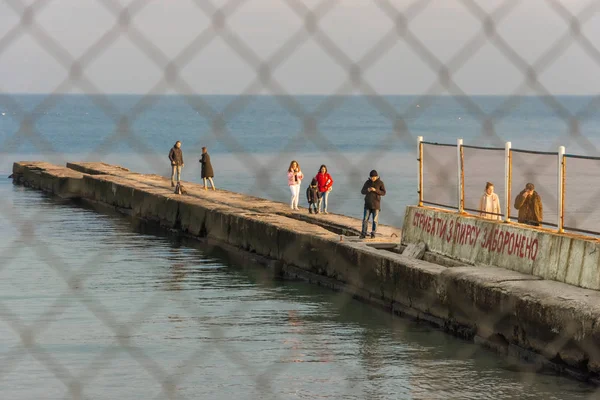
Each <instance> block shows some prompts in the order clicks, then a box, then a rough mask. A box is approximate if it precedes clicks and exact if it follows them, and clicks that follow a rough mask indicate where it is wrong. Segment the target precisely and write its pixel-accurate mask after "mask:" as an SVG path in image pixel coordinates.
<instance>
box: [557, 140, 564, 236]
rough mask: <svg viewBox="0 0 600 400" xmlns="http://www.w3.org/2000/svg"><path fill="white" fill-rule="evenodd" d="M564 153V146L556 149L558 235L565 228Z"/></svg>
mask: <svg viewBox="0 0 600 400" xmlns="http://www.w3.org/2000/svg"><path fill="white" fill-rule="evenodd" d="M565 151H566V150H565V146H560V147H559V148H558V196H556V197H557V198H558V207H557V209H558V221H557V223H556V225H557V226H558V233H563V232H564V226H565V208H564V207H565V203H564V199H565V197H564V196H565Z"/></svg>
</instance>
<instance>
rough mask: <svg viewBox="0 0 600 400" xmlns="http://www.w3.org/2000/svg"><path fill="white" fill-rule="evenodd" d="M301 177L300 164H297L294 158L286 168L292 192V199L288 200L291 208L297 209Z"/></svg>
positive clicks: (302, 175)
mask: <svg viewBox="0 0 600 400" xmlns="http://www.w3.org/2000/svg"><path fill="white" fill-rule="evenodd" d="M302 179H304V174H303V173H302V170H300V164H298V162H297V161H296V160H293V161H292V162H291V163H290V167H289V168H288V186H289V187H290V191H291V192H292V199H291V202H290V206H291V208H292V210H298V200H299V198H300V185H301V184H302Z"/></svg>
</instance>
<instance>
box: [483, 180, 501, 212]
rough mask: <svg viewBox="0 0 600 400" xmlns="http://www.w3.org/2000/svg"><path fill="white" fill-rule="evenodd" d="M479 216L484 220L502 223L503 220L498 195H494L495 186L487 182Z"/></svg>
mask: <svg viewBox="0 0 600 400" xmlns="http://www.w3.org/2000/svg"><path fill="white" fill-rule="evenodd" d="M479 210H480V211H481V213H480V214H479V215H480V216H481V217H482V218H485V219H491V220H496V221H500V220H501V219H502V216H501V215H500V214H502V211H501V209H500V199H499V198H498V195H497V194H496V193H494V184H493V183H492V182H487V183H486V184H485V192H484V193H483V196H481V202H480V204H479Z"/></svg>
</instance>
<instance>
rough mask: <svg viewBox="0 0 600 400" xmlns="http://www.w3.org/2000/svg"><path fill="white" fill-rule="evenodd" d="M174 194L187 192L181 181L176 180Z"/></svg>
mask: <svg viewBox="0 0 600 400" xmlns="http://www.w3.org/2000/svg"><path fill="white" fill-rule="evenodd" d="M175 194H187V190H185V188H184V187H183V185H182V184H181V182H177V185H176V186H175Z"/></svg>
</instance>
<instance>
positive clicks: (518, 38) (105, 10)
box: [0, 0, 600, 95]
mask: <svg viewBox="0 0 600 400" xmlns="http://www.w3.org/2000/svg"><path fill="white" fill-rule="evenodd" d="M561 1H562V3H561ZM22 2H23V3H25V5H32V7H31V10H34V11H33V13H32V15H33V17H32V18H33V22H32V23H31V24H28V23H27V21H28V18H27V15H29V14H28V13H27V12H26V11H23V10H24V9H25V8H24V6H23V5H21V3H22ZM598 3H600V2H598V1H597V0H591V1H590V0H527V1H523V0H516V1H515V0H507V1H502V0H479V1H476V0H431V1H425V0H423V1H420V0H417V1H414V0H413V1H407V0H338V1H336V0H321V1H317V0H303V1H301V0H230V1H226V0H210V1H209V0H197V1H196V2H194V1H192V0H148V1H120V2H119V1H118V0H54V1H37V2H36V1H31V0H30V1H25V0H20V1H17V0H10V1H8V0H7V1H2V2H0V93H53V92H59V93H71V92H72V93H93V92H102V93H140V94H145V93H187V94H190V93H196V94H242V93H246V94H327V95H329V94H334V93H336V94H351V93H352V94H356V93H366V94H381V95H390V94H400V95H411V94H424V93H430V94H448V93H452V94H459V93H465V94H470V95H477V94H484V95H493V94H500V95H501V94H515V93H519V94H544V93H550V94H554V95H556V94H573V95H595V94H598V93H600V45H599V44H598V40H597V38H600V6H598ZM469 4H470V6H469ZM590 4H591V5H592V6H591V8H589V7H590ZM390 5H391V8H390V7H389V6H390ZM127 7H130V9H129V15H130V16H131V18H130V19H128V18H125V17H119V14H120V13H121V10H122V9H126V8H127ZM499 7H500V11H499V12H498V11H497V10H498V8H499ZM215 10H220V11H216V14H215ZM393 10H399V11H402V12H405V13H406V14H407V15H408V16H409V17H410V18H409V19H408V23H407V24H399V25H396V23H395V21H398V18H397V15H398V14H395V11H393ZM495 10H496V11H495ZM561 10H562V11H561ZM586 10H587V11H586ZM494 12H496V14H493V15H494V17H493V20H494V21H497V24H495V25H494V26H495V32H496V36H493V37H488V36H486V34H485V31H484V28H483V26H484V24H482V20H484V19H485V18H486V17H487V15H489V13H494ZM392 13H394V14H392ZM24 14H25V18H23V15H24ZM215 15H216V16H215ZM219 15H225V19H224V25H219V24H218V22H219V21H222V19H221V18H219ZM307 15H308V16H309V17H308V20H309V23H308V24H306V23H305V21H306V20H307V17H306V16H307ZM311 15H312V16H314V17H315V19H316V21H317V23H316V24H310V21H311V18H310V16H311ZM570 15H575V16H578V19H580V20H581V21H582V24H581V29H580V33H581V38H584V39H583V40H578V38H579V37H578V36H576V35H574V34H573V32H572V31H571V26H570V22H569V20H570V18H571V17H570ZM119 21H120V22H119ZM127 21H129V24H127V23H126V22H127ZM124 22H125V23H124ZM215 22H216V23H215ZM220 26H224V28H223V29H220V30H215V27H217V28H218V27H220ZM310 27H314V28H315V29H314V30H310V31H309V30H308V28H310ZM403 27H405V28H406V29H403ZM488 32H492V31H489V30H488ZM498 37H499V38H501V40H498ZM594 38H595V40H594ZM594 46H595V47H594ZM465 49H466V50H465ZM461 54H463V55H461ZM507 54H508V55H509V56H510V57H509V58H507ZM457 55H458V56H457ZM266 62H269V63H270V64H269V65H270V66H272V69H269V68H261V65H265V63H266ZM357 62H358V65H359V66H360V68H357V69H354V70H351V68H352V65H353V64H354V63H357ZM73 64H75V68H73ZM78 65H81V69H80V68H78V67H77V66H78ZM444 65H447V66H448V67H449V68H450V75H449V78H450V79H449V80H445V79H442V82H445V83H448V84H449V85H450V88H449V89H448V86H445V85H443V84H440V76H442V77H444V76H446V77H448V76H447V75H444V74H443V73H442V74H441V75H440V69H441V68H443V66H444ZM529 65H536V68H535V70H536V71H537V73H538V74H537V78H538V79H539V82H540V84H541V85H539V86H536V87H534V88H532V87H531V85H528V81H527V80H526V77H527V74H526V73H525V72H526V70H527V67H528V66H529ZM350 70H351V71H354V74H353V75H352V76H353V77H355V78H357V79H354V80H352V79H350V78H349V71H350ZM69 71H72V73H73V74H72V75H71V76H70V75H69ZM79 71H82V73H81V75H80V74H79ZM165 71H166V72H168V73H167V74H165ZM259 71H262V72H263V73H262V74H259V73H258V72H259ZM265 71H266V72H265ZM357 71H358V72H357ZM173 72H174V73H173ZM257 76H262V77H263V78H266V80H263V81H261V80H260V79H259V80H258V81H257ZM79 77H81V78H82V79H79ZM165 77H167V78H168V79H166V78H165ZM269 78H271V79H269Z"/></svg>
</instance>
